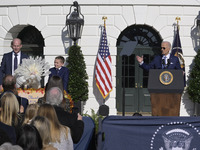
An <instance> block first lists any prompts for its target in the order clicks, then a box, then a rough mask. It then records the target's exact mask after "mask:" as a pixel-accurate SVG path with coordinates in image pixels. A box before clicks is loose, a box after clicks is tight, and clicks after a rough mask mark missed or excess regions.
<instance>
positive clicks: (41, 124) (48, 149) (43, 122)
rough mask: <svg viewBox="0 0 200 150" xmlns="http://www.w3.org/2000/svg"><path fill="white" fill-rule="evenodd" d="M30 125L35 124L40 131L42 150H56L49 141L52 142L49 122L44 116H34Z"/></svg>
mask: <svg viewBox="0 0 200 150" xmlns="http://www.w3.org/2000/svg"><path fill="white" fill-rule="evenodd" d="M31 125H33V126H35V127H36V128H37V130H38V132H39V133H40V136H41V138H42V143H43V149H42V150H57V149H56V148H55V147H53V145H51V144H50V143H51V142H52V138H51V132H50V123H49V120H48V119H47V118H46V117H43V116H36V117H35V118H34V119H33V120H32V121H31Z"/></svg>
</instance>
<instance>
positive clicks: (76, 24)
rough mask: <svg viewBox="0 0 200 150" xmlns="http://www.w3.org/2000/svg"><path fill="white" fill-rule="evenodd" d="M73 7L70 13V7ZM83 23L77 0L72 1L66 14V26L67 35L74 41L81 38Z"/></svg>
mask: <svg viewBox="0 0 200 150" xmlns="http://www.w3.org/2000/svg"><path fill="white" fill-rule="evenodd" d="M72 7H73V8H74V11H73V12H72V13H71V8H72ZM83 25H84V16H83V15H82V14H81V11H80V6H79V5H78V2H77V1H75V2H73V5H71V7H70V11H69V14H68V15H67V16H66V26H67V29H68V33H69V37H70V38H71V39H72V40H73V41H74V45H76V41H77V40H78V39H80V38H81V34H82V30H83Z"/></svg>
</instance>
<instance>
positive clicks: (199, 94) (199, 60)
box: [187, 50, 200, 103]
mask: <svg viewBox="0 0 200 150" xmlns="http://www.w3.org/2000/svg"><path fill="white" fill-rule="evenodd" d="M187 92H188V94H189V98H190V99H191V100H192V101H193V102H197V103H200V50H198V52H197V55H196V56H195V58H194V66H193V67H192V69H191V71H190V76H189V82H188V88H187Z"/></svg>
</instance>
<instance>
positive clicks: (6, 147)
mask: <svg viewBox="0 0 200 150" xmlns="http://www.w3.org/2000/svg"><path fill="white" fill-rule="evenodd" d="M0 150H23V149H22V148H21V147H20V146H19V145H12V144H11V143H8V142H6V143H4V144H2V145H1V146H0Z"/></svg>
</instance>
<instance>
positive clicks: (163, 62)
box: [162, 59, 165, 69]
mask: <svg viewBox="0 0 200 150" xmlns="http://www.w3.org/2000/svg"><path fill="white" fill-rule="evenodd" d="M164 68H165V60H164V59H162V69H164Z"/></svg>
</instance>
